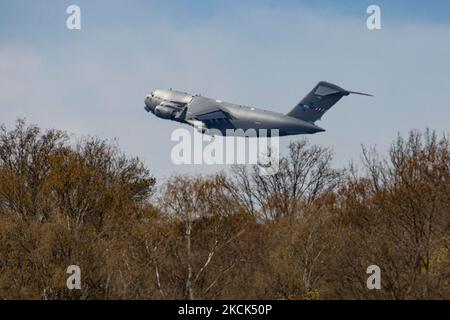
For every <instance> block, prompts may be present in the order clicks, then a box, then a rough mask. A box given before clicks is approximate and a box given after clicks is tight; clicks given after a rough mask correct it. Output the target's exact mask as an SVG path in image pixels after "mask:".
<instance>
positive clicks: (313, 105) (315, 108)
mask: <svg viewBox="0 0 450 320" xmlns="http://www.w3.org/2000/svg"><path fill="white" fill-rule="evenodd" d="M351 93H353V94H360V95H366V96H371V95H370V94H367V93H361V92H354V91H348V90H345V89H342V88H341V87H338V86H337V85H334V84H332V83H328V82H324V81H321V82H319V83H318V84H317V85H316V86H315V87H314V89H313V90H312V91H311V92H310V93H308V94H307V95H306V97H305V98H303V100H302V101H300V102H299V103H298V104H297V105H296V106H295V107H294V108H293V109H292V110H291V111H290V112H288V113H287V114H285V115H284V114H281V113H277V112H272V111H267V110H262V109H258V108H255V107H247V106H242V105H239V104H233V103H229V102H225V101H221V100H216V99H211V98H206V97H203V96H200V95H192V94H188V93H185V92H181V91H176V90H172V89H169V90H155V91H153V92H152V93H150V94H149V95H147V96H146V97H145V110H146V111H147V112H152V113H153V114H155V115H156V116H157V117H159V118H163V119H169V120H173V121H177V122H181V123H186V124H189V125H191V126H193V127H195V128H196V129H197V130H199V131H200V132H202V133H207V134H208V130H210V129H216V130H219V131H220V132H221V133H222V135H226V134H227V133H229V132H230V131H236V130H238V129H242V130H243V131H247V130H249V129H254V130H255V131H256V133H257V134H258V132H260V129H266V130H267V131H270V130H274V129H277V130H278V135H280V136H288V135H295V134H312V133H316V132H322V131H325V130H324V129H322V128H320V127H318V126H317V125H315V124H314V123H315V122H316V121H317V120H320V119H321V118H322V116H323V114H324V113H325V112H327V111H328V110H329V109H330V108H331V107H332V106H333V105H334V104H335V103H336V102H338V101H339V100H340V99H341V98H342V97H343V96H348V95H349V94H351Z"/></svg>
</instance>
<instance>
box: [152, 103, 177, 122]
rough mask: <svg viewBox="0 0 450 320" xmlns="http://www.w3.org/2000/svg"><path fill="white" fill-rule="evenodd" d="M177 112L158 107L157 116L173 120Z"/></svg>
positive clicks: (166, 107)
mask: <svg viewBox="0 0 450 320" xmlns="http://www.w3.org/2000/svg"><path fill="white" fill-rule="evenodd" d="M176 111H177V110H176V109H174V108H171V107H168V106H161V105H159V106H156V108H155V116H157V117H159V118H163V119H173V118H174V117H175V112H176Z"/></svg>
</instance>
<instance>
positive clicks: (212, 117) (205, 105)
mask: <svg viewBox="0 0 450 320" xmlns="http://www.w3.org/2000/svg"><path fill="white" fill-rule="evenodd" d="M187 107H188V110H187V115H186V120H193V119H195V120H198V121H201V122H203V123H204V124H205V125H206V126H208V123H210V122H218V121H226V122H228V121H229V120H231V119H233V117H232V116H231V115H230V114H229V113H228V112H227V110H226V108H224V107H223V106H222V105H221V103H220V102H218V101H216V100H213V99H209V98H204V97H201V96H196V97H194V98H193V99H192V101H191V102H190V103H189V104H188V106H187Z"/></svg>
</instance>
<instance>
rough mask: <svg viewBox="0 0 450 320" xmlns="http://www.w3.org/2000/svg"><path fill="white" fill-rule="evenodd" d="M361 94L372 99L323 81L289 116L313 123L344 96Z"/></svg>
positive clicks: (365, 94)
mask: <svg viewBox="0 0 450 320" xmlns="http://www.w3.org/2000/svg"><path fill="white" fill-rule="evenodd" d="M349 94H359V95H364V96H369V97H372V95H371V94H368V93H362V92H356V91H348V90H345V89H342V88H341V87H338V86H337V85H335V84H332V83H329V82H325V81H321V82H319V83H318V84H317V85H316V86H315V87H314V89H313V90H312V91H311V92H310V93H308V95H307V96H306V97H304V98H303V100H302V101H300V102H299V103H298V104H297V105H296V106H295V108H294V109H292V110H291V111H290V112H289V113H288V114H287V115H288V116H290V117H294V118H297V119H301V120H304V121H308V122H311V123H314V122H316V121H317V120H320V119H321V118H322V116H323V114H324V113H325V112H327V111H328V110H330V109H331V107H332V106H334V105H335V104H336V103H337V102H338V101H339V100H340V99H341V98H342V97H343V96H348V95H349Z"/></svg>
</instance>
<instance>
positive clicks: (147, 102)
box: [144, 95, 152, 112]
mask: <svg viewBox="0 0 450 320" xmlns="http://www.w3.org/2000/svg"><path fill="white" fill-rule="evenodd" d="M151 99H152V98H151V96H150V95H147V96H146V97H145V99H144V103H145V107H144V109H145V111H147V112H150V111H151V110H152V109H151V101H152V100H151Z"/></svg>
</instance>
